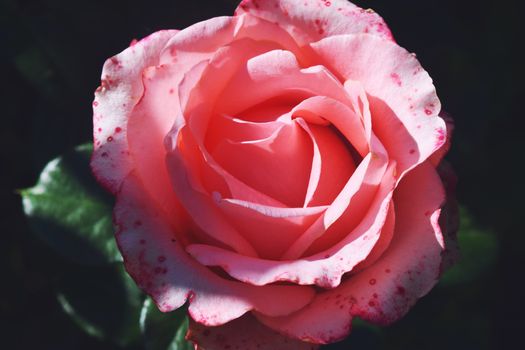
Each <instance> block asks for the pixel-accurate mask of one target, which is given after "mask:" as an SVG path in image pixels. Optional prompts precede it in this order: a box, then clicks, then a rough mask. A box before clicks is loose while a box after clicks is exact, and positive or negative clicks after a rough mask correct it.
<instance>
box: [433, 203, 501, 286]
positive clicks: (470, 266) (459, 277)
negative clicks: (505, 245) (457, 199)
mask: <svg viewBox="0 0 525 350" xmlns="http://www.w3.org/2000/svg"><path fill="white" fill-rule="evenodd" d="M460 220H461V221H460V227H459V231H458V244H459V251H460V254H461V258H460V260H459V262H458V263H457V264H456V265H454V266H453V267H452V268H451V269H450V270H449V271H447V272H446V273H445V274H444V275H443V277H442V278H441V285H444V286H449V285H456V284H461V283H469V282H472V281H474V280H476V279H478V278H479V277H481V276H482V275H483V274H484V273H485V272H487V270H489V269H490V268H491V267H492V266H494V265H495V263H496V261H497V258H498V251H499V245H498V240H497V238H496V236H495V235H494V233H493V232H491V231H490V230H488V229H486V228H485V229H483V228H481V227H479V225H477V224H476V223H475V222H474V219H473V218H472V216H471V215H470V213H469V212H468V210H467V209H465V208H463V207H460Z"/></svg>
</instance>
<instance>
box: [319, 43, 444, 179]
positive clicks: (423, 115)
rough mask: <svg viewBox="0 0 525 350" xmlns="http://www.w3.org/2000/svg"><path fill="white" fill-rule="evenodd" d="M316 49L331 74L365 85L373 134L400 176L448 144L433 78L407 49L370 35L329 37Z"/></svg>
mask: <svg viewBox="0 0 525 350" xmlns="http://www.w3.org/2000/svg"><path fill="white" fill-rule="evenodd" d="M312 48H313V49H314V51H315V52H316V53H317V54H318V55H319V57H320V60H321V61H322V62H324V64H325V65H326V66H327V67H329V68H330V71H331V72H332V73H334V74H337V75H339V77H340V78H341V79H343V80H354V81H359V82H360V83H361V84H362V85H363V86H364V89H365V91H366V93H367V94H368V100H369V102H370V111H371V115H372V126H373V130H374V133H375V134H376V135H377V137H378V138H379V139H380V140H381V142H382V143H383V144H384V146H385V148H386V149H387V151H388V154H389V156H390V157H391V158H392V159H395V160H396V161H397V162H398V171H399V172H400V173H401V174H403V173H404V172H405V171H407V170H408V169H410V168H412V167H414V166H416V165H417V164H419V163H421V162H423V161H424V160H426V159H427V158H428V157H429V156H430V155H431V154H432V153H434V152H435V151H436V150H437V149H438V148H440V147H441V146H442V145H443V143H444V142H445V138H446V130H445V122H444V121H443V119H441V118H440V117H439V116H438V113H439V110H440V108H441V106H440V102H439V99H438V97H437V95H436V91H435V88H434V85H432V79H430V77H429V76H428V74H427V73H426V72H425V71H424V70H423V69H422V67H421V65H420V64H419V62H418V61H417V60H416V58H415V57H414V56H413V55H411V54H410V53H409V52H407V51H406V50H405V49H403V48H401V47H400V46H398V45H396V44H395V43H393V42H391V41H388V40H382V39H381V38H378V37H376V36H373V35H367V34H359V35H340V36H334V37H330V38H326V39H323V40H321V41H319V42H317V43H314V44H312Z"/></svg>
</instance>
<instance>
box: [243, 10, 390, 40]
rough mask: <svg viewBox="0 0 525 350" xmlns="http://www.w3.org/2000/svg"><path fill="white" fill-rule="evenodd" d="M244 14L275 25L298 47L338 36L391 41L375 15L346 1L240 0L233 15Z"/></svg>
mask: <svg viewBox="0 0 525 350" xmlns="http://www.w3.org/2000/svg"><path fill="white" fill-rule="evenodd" d="M244 13H248V14H250V15H252V16H256V17H260V18H263V19H265V20H267V21H270V22H273V23H278V24H279V26H280V27H282V28H284V29H285V30H286V31H287V32H288V33H290V35H291V36H292V37H293V38H294V39H295V40H296V41H297V43H298V44H299V46H305V45H307V44H308V43H310V42H314V41H318V40H320V39H322V38H324V37H328V36H332V35H339V34H358V33H370V34H373V35H376V36H378V37H381V38H385V39H389V40H393V38H392V34H391V33H390V30H389V29H388V26H387V25H386V23H385V22H384V21H383V19H382V18H381V17H380V16H379V15H378V14H376V13H375V12H373V11H371V10H363V9H361V8H359V7H357V6H355V5H354V4H352V3H350V2H349V1H347V0H330V1H328V0H301V1H300V2H298V1H296V0H244V1H242V2H241V3H240V4H239V7H237V10H236V11H235V14H236V15H241V14H244Z"/></svg>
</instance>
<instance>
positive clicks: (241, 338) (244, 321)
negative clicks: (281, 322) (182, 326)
mask: <svg viewBox="0 0 525 350" xmlns="http://www.w3.org/2000/svg"><path fill="white" fill-rule="evenodd" d="M186 339H188V340H190V341H192V342H193V343H195V346H196V350H215V349H232V350H233V349H242V350H316V349H318V345H315V344H311V343H306V342H302V341H298V340H296V339H290V338H287V337H285V336H283V335H281V334H279V333H277V332H275V331H273V330H271V329H269V328H268V327H266V326H264V325H262V324H261V323H260V322H259V321H257V319H256V318H255V317H253V316H252V315H250V314H246V315H244V316H242V317H240V318H238V319H236V320H234V321H231V322H228V323H227V324H225V325H222V326H218V327H206V326H203V325H201V324H198V323H196V322H192V321H190V326H189V329H188V333H187V335H186Z"/></svg>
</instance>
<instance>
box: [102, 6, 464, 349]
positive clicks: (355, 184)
mask: <svg viewBox="0 0 525 350" xmlns="http://www.w3.org/2000/svg"><path fill="white" fill-rule="evenodd" d="M93 106H94V140H95V141H94V142H95V151H94V155H93V159H92V168H93V171H94V173H95V175H96V176H97V178H98V179H99V181H100V182H101V183H102V184H103V185H104V186H105V187H107V188H108V189H109V190H110V191H111V192H112V193H114V194H115V196H116V198H117V203H116V206H115V209H114V220H115V223H116V226H117V228H118V231H117V233H116V238H117V242H118V245H119V248H120V250H121V252H122V255H123V256H124V263H125V266H126V269H127V271H128V272H129V273H130V275H131V276H132V277H133V278H134V280H135V281H136V282H137V284H138V285H139V286H140V287H141V288H142V289H143V290H144V291H145V292H146V293H147V294H149V295H150V296H151V297H152V298H153V299H154V301H155V303H156V304H157V305H158V307H159V308H160V310H162V311H166V312H167V311H171V310H174V309H176V308H179V307H181V306H183V305H184V304H185V303H187V304H188V313H189V316H190V318H191V322H190V329H189V333H188V338H189V339H191V340H192V341H194V342H196V343H197V344H198V345H197V348H199V349H211V350H213V349H218V348H220V349H222V348H232V349H234V348H240V349H271V350H275V349H277V350H279V349H315V348H317V347H318V345H316V344H325V343H331V342H334V341H338V340H340V339H342V338H344V337H345V336H347V335H348V333H349V332H350V328H351V322H352V319H353V318H354V317H360V318H362V319H364V320H367V321H369V322H372V323H374V324H389V323H391V322H393V321H395V320H397V319H399V318H400V317H401V316H403V315H404V314H405V313H406V312H407V311H408V309H409V308H410V307H411V306H412V305H414V303H415V302H416V301H417V300H418V298H420V297H421V296H423V295H424V294H426V293H427V292H429V290H430V289H431V288H432V287H433V286H434V285H435V284H436V282H437V280H438V278H439V276H440V274H441V272H442V270H443V269H444V267H445V266H446V265H448V264H449V260H451V259H452V257H451V255H450V254H449V253H448V252H449V251H450V249H449V247H453V246H454V242H453V235H454V231H455V229H456V226H457V225H456V220H455V219H456V213H455V210H454V208H455V206H454V203H453V200H452V197H451V196H450V195H451V194H452V192H453V187H454V181H453V176H451V171H450V169H448V168H446V167H444V166H443V165H440V164H442V162H441V158H442V156H443V155H444V154H445V153H446V150H447V149H448V144H449V142H448V141H449V139H450V138H449V135H450V129H451V124H450V123H448V122H445V120H444V118H442V117H440V116H439V115H440V108H441V107H440V101H439V99H438V97H437V95H436V91H435V88H434V85H433V84H432V80H431V78H430V77H429V75H428V74H427V72H426V71H425V70H424V69H423V68H422V67H421V65H420V63H419V62H418V60H417V59H416V57H415V55H413V54H411V53H409V52H408V51H406V50H405V49H403V48H402V47H400V46H399V45H397V44H396V42H395V41H394V39H393V37H392V35H391V33H390V31H389V29H388V27H387V25H386V24H385V22H384V21H383V19H382V18H381V17H380V16H379V15H377V14H376V13H374V12H373V11H371V10H363V9H361V8H359V7H357V6H355V5H353V4H352V3H350V2H347V1H345V0H331V1H324V0H322V1H321V0H267V1H263V0H258V1H255V0H250V1H243V2H242V3H241V4H240V5H239V7H238V8H237V10H236V12H235V15H234V16H233V17H216V18H212V19H210V20H207V21H204V22H200V23H197V24H194V25H192V26H190V27H188V28H186V29H183V30H180V31H178V30H163V31H159V32H156V33H154V34H152V35H150V36H148V37H147V38H145V39H142V40H140V41H138V42H134V43H132V45H131V46H130V47H129V48H127V49H126V50H124V51H123V52H122V53H120V54H118V55H116V56H114V57H112V58H110V59H109V60H107V61H106V63H105V65H104V69H103V73H102V83H101V86H100V87H99V89H97V91H96V94H95V101H94V102H93ZM440 174H441V176H440ZM443 181H445V182H446V185H447V186H444V184H443ZM445 187H447V188H445ZM447 193H448V194H449V196H448V197H449V201H448V202H447ZM449 243H450V244H449Z"/></svg>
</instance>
